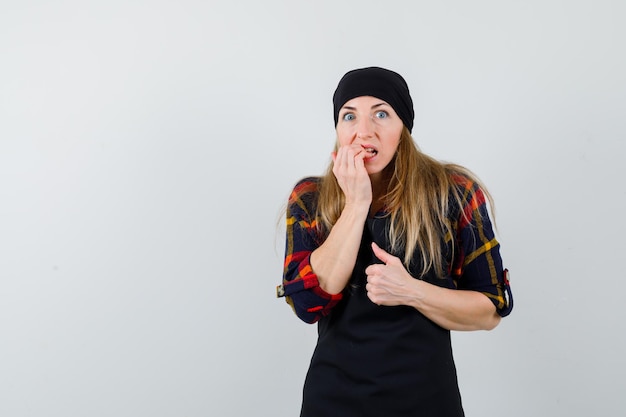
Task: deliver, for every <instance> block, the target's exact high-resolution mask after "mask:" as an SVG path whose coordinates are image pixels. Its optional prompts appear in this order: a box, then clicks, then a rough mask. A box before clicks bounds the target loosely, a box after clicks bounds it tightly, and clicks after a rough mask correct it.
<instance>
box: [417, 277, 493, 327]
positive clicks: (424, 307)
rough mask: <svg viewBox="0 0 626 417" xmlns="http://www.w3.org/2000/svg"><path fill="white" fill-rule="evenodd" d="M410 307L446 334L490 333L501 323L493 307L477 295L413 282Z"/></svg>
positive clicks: (472, 292) (488, 301) (473, 292)
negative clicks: (452, 331)
mask: <svg viewBox="0 0 626 417" xmlns="http://www.w3.org/2000/svg"><path fill="white" fill-rule="evenodd" d="M409 305H411V306H413V307H415V308H416V309H418V310H419V311H420V312H421V313H422V314H424V315H425V316H426V317H428V318H429V319H430V320H432V321H433V322H435V323H437V324H438V325H439V326H441V327H443V328H445V329H448V330H492V329H493V328H495V327H496V326H497V325H498V324H499V323H500V316H499V315H498V314H497V313H496V308H495V306H494V304H493V303H492V302H491V300H489V298H487V296H485V295H484V294H482V293H480V292H477V291H467V290H453V289H448V288H442V287H438V286H436V285H433V284H429V283H428V282H425V281H420V280H415V282H414V286H413V288H412V290H411V297H410V302H409Z"/></svg>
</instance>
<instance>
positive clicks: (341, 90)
mask: <svg viewBox="0 0 626 417" xmlns="http://www.w3.org/2000/svg"><path fill="white" fill-rule="evenodd" d="M361 96H372V97H376V98H379V99H381V100H384V101H386V102H387V103H389V105H390V106H391V107H392V108H393V109H394V110H395V112H396V113H397V114H398V117H400V119H401V120H402V122H403V123H404V125H405V126H406V127H407V128H408V129H409V132H410V131H411V130H413V119H414V118H415V112H414V111H413V100H411V95H410V94H409V86H408V85H407V83H406V81H404V78H402V76H401V75H400V74H398V73H396V72H394V71H391V70H388V69H385V68H380V67H367V68H359V69H355V70H352V71H348V72H347V73H346V74H345V75H344V76H343V77H342V78H341V80H340V81H339V85H337V89H336V90H335V94H333V107H334V113H335V114H334V115H335V126H337V122H338V121H339V110H340V109H341V107H342V106H343V105H344V104H346V102H348V101H349V100H352V99H353V98H356V97H361Z"/></svg>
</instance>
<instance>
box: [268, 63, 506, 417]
mask: <svg viewBox="0 0 626 417" xmlns="http://www.w3.org/2000/svg"><path fill="white" fill-rule="evenodd" d="M333 104H334V118H335V126H336V132H337V143H336V146H335V150H334V152H333V153H332V163H331V164H330V166H329V168H328V170H327V172H326V174H325V175H324V176H322V177H311V178H304V179H302V180H300V181H299V182H298V183H297V184H296V186H295V188H294V189H293V192H292V193H291V196H290V198H289V203H288V207H287V229H286V232H287V243H286V254H285V268H284V275H283V284H282V285H280V286H279V288H278V292H279V296H285V297H286V300H287V302H288V303H289V304H290V305H291V306H292V307H293V309H294V311H295V313H296V314H297V315H298V317H300V318H301V319H302V320H304V321H305V322H308V323H314V322H317V323H318V332H319V337H318V342H317V346H316V348H315V352H314V354H313V357H312V359H311V364H310V368H309V371H308V373H307V377H306V381H305V384H304V391H303V402H302V410H301V416H303V417H308V416H315V417H320V416H341V417H350V416H355V417H356V416H358V417H364V416H377V417H380V416H385V417H388V416H389V417H390V416H442V417H444V416H445V417H455V416H463V415H464V414H463V408H462V405H461V396H460V394H459V389H458V384H457V376H456V369H455V365H454V360H453V356H452V348H451V342H450V331H451V330H479V329H485V330H490V329H493V328H494V327H496V326H497V325H498V323H499V322H500V318H501V317H503V316H506V315H508V314H509V312H510V311H511V308H512V298H511V294H510V288H509V286H508V280H507V278H506V273H507V272H506V270H505V269H503V267H502V260H501V258H500V252H499V243H498V242H497V240H496V239H495V236H494V232H493V229H492V224H491V221H490V219H489V213H488V210H487V204H491V198H490V197H489V194H488V193H487V192H486V190H485V189H484V187H482V186H481V185H480V182H479V181H478V179H477V178H476V177H475V176H474V175H473V174H472V173H471V172H470V171H469V170H467V169H465V168H463V167H461V166H458V165H453V164H443V163H440V162H438V161H436V160H434V159H433V158H431V157H429V156H427V155H425V154H423V153H422V152H420V151H419V149H418V148H417V146H416V145H415V143H414V141H413V139H412V137H411V130H412V128H413V119H414V111H413V102H412V99H411V96H410V94H409V89H408V86H407V84H406V82H405V80H404V79H403V78H402V77H401V76H400V75H399V74H397V73H396V72H393V71H390V70H387V69H384V68H378V67H369V68H361V69H356V70H353V71H350V72H348V73H346V74H345V75H344V76H343V78H342V79H341V80H340V82H339V85H338V86H337V89H336V91H335V93H334V96H333ZM495 365H496V364H485V369H488V368H489V367H490V366H495Z"/></svg>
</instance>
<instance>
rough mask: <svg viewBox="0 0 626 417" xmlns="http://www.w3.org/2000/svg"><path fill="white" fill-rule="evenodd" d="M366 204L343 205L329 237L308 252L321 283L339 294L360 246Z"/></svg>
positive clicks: (367, 208) (322, 286)
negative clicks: (364, 205)
mask: <svg viewBox="0 0 626 417" xmlns="http://www.w3.org/2000/svg"><path fill="white" fill-rule="evenodd" d="M368 210H369V207H362V206H356V207H354V206H346V207H345V208H344V210H343V212H342V213H341V216H340V217H339V219H338V220H337V222H336V223H335V225H334V226H333V228H332V230H331V231H330V233H329V235H328V237H327V238H326V240H325V241H324V243H323V244H322V245H320V246H319V247H318V248H317V249H316V250H314V251H313V253H312V254H311V268H312V269H313V271H314V272H315V274H316V275H317V278H318V281H319V285H320V287H321V288H322V289H323V290H324V291H326V292H328V293H330V294H338V293H340V292H341V291H343V289H344V288H345V287H346V285H347V284H348V281H349V279H350V276H351V275H352V270H353V269H354V264H355V262H356V258H357V255H358V253H359V247H360V246H361V238H362V235H363V226H364V224H365V220H366V218H367V213H368Z"/></svg>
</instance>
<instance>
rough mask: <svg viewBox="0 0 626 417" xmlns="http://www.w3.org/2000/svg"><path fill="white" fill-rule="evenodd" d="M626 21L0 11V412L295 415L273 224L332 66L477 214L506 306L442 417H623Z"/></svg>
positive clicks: (578, 6) (486, 7)
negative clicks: (508, 295) (385, 88)
mask: <svg viewBox="0 0 626 417" xmlns="http://www.w3.org/2000/svg"><path fill="white" fill-rule="evenodd" d="M625 18H626V3H624V2H623V1H621V0H614V1H610V0H593V1H592V0H589V1H581V0H569V1H566V0H541V1H539V0H525V1H501V0H476V1H461V0H456V1H452V0H451V1H393V0H389V1H371V0H358V1H357V0H346V1H341V0H336V1H330V0H324V1H319V0H318V1H304V0H284V1H280V0H267V1H252V0H249V1H217V0H209V1H191V0H177V1H164V0H157V1H155V0H152V1H148V0H130V1H119V0H110V1H78V0H66V1H56V0H50V1H44V0H41V1H28V0H25V1H23V0H20V1H15V0H14V1H10V0H2V1H0V416H3V417H26V416H38V417H39V416H41V417H52V416H54V417H56V416H59V417H73V416H81V417H82V416H90V417H100V416H116V417H122V416H155V417H161V416H163V417H166V416H167V417H169V416H172V417H174V416H176V417H179V416H180V417H183V416H225V417H226V416H250V415H253V416H277V417H292V416H297V415H298V412H299V405H300V395H301V389H302V383H303V380H304V376H305V372H306V369H307V367H308V362H309V359H310V355H311V353H312V350H313V347H314V344H315V337H316V327H315V326H310V325H307V324H304V323H302V322H300V321H299V320H298V319H297V318H296V316H295V315H294V314H293V313H292V312H291V309H290V308H289V306H288V305H287V304H286V303H285V302H284V299H276V298H275V294H274V291H275V286H276V285H277V284H279V283H280V280H281V274H282V255H283V244H284V243H283V236H282V232H283V230H284V226H283V225H282V214H281V209H282V207H283V206H284V204H285V202H286V199H287V196H288V194H289V192H290V190H291V187H292V186H293V184H294V183H295V182H296V181H297V180H298V179H300V178H301V177H303V176H307V175H317V174H321V173H322V172H323V171H324V169H325V167H326V165H327V164H328V162H329V158H330V151H331V150H332V146H333V143H334V129H333V118H332V101H331V97H332V93H333V91H334V88H335V87H336V84H337V82H338V80H339V78H340V77H341V76H342V75H343V74H344V73H345V72H346V71H348V70H350V69H353V68H358V67H363V66H370V65H376V66H383V67H387V68H390V69H393V70H395V71H398V72H399V73H401V74H402V75H403V76H404V77H405V79H406V80H407V82H408V83H409V86H410V89H411V94H412V96H413V99H414V101H415V110H416V115H417V116H416V122H415V128H414V131H413V133H414V137H415V139H416V141H417V143H418V144H419V146H420V147H421V149H422V150H423V151H424V152H426V153H428V154H430V155H432V156H434V157H436V158H438V159H442V160H447V161H452V162H456V163H460V164H462V165H465V166H467V167H469V168H470V169H472V170H474V171H475V172H476V173H477V174H478V175H479V176H480V177H481V179H482V180H483V181H484V182H485V183H486V184H487V186H488V188H489V189H490V191H491V192H492V194H493V196H494V198H495V200H496V220H497V224H498V236H499V240H500V241H501V243H502V254H503V257H504V261H505V265H506V266H507V267H508V268H509V269H510V270H511V276H512V285H513V291H514V295H515V303H516V306H515V309H514V311H513V313H512V315H511V316H510V317H508V318H506V319H505V320H503V321H502V323H501V325H500V326H499V327H498V328H496V329H495V330H493V331H491V332H473V333H454V334H453V343H454V350H455V355H456V361H457V367H458V371H459V380H460V386H461V391H462V395H463V401H464V405H465V409H466V413H467V415H468V416H479V417H489V416H510V417H526V416H533V415H538V416H552V417H556V416H568V417H571V416H590V415H595V416H623V415H625V413H626V399H625V397H624V387H625V384H624V373H625V372H626V363H625V359H624V352H625V351H626V338H625V336H624V327H625V326H624V318H625V317H626V315H625V314H624V307H623V300H624V296H623V294H624V291H626V276H625V273H624V267H623V263H622V260H623V259H624V251H625V250H626V245H625V243H624V235H625V232H626V230H625V229H626V228H625V221H624V213H625V212H626V186H625V185H624V182H623V180H622V177H621V175H623V174H622V172H623V160H624V157H625V156H626V145H625V143H626V142H625V140H626V54H624V51H625V50H626V45H625V40H626V26H625V25H624V19H625Z"/></svg>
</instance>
